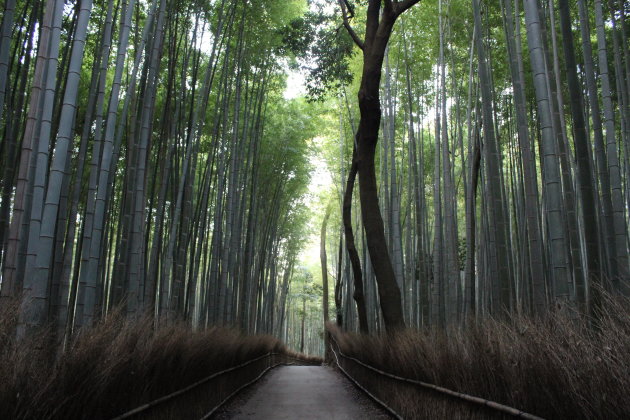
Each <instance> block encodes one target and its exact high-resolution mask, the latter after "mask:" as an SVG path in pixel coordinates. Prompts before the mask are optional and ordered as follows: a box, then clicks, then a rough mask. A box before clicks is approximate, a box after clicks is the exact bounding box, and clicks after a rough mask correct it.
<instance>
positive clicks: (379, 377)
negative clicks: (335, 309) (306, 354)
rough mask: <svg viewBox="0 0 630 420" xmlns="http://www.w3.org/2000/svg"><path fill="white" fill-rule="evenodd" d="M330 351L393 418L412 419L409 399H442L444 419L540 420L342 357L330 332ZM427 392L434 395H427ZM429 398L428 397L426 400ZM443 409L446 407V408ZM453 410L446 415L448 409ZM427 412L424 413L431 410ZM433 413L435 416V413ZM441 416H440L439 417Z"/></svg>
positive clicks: (497, 404) (343, 370) (344, 371)
mask: <svg viewBox="0 0 630 420" xmlns="http://www.w3.org/2000/svg"><path fill="white" fill-rule="evenodd" d="M330 337H331V350H332V352H333V355H334V362H335V363H336V365H337V367H339V369H340V370H341V371H342V372H343V373H344V374H345V375H346V376H347V377H348V378H349V379H350V380H351V381H352V382H354V383H355V385H357V386H358V387H359V388H360V389H361V390H363V391H364V392H365V393H366V394H368V395H369V396H370V397H371V398H372V399H373V400H374V401H376V402H377V403H378V404H380V405H381V406H382V407H383V408H384V409H385V410H387V411H388V412H389V413H390V414H392V415H393V416H394V417H395V418H398V419H403V418H415V417H423V416H422V415H418V416H416V413H413V412H410V411H409V409H408V408H407V406H409V404H406V403H405V401H407V402H408V401H409V400H410V398H411V399H414V400H416V401H417V400H418V399H426V400H427V403H429V404H434V406H435V407H437V405H436V404H435V402H434V401H435V396H436V395H437V396H438V397H440V398H442V399H445V398H446V399H449V400H450V401H449V402H448V403H446V404H442V405H443V407H441V408H439V409H438V408H436V410H438V411H441V414H444V415H445V416H446V417H451V418H455V417H460V416H463V417H467V418H490V417H491V418H495V417H498V418H502V417H517V418H523V419H528V420H542V417H538V416H536V415H533V414H529V413H526V412H524V411H521V410H519V409H517V408H514V407H510V406H507V405H504V404H500V403H498V402H495V401H490V400H487V399H484V398H480V397H476V396H473V395H469V394H464V393H461V392H457V391H453V390H450V389H447V388H444V387H441V386H438V385H434V384H430V383H427V382H422V381H418V380H415V379H410V378H404V377H401V376H398V375H394V374H392V373H389V372H385V371H383V370H380V369H377V368H375V367H373V366H370V365H368V364H367V363H364V362H363V361H361V360H359V359H357V358H355V357H352V356H349V355H346V354H344V353H343V352H342V351H341V349H340V347H339V343H338V342H337V340H336V339H335V336H334V334H332V333H330ZM426 392H429V393H431V394H433V395H432V396H430V397H429V396H428V395H427V394H426ZM427 397H429V398H427ZM445 407H446V408H445ZM449 409H453V410H455V411H453V412H451V413H449V412H448V410H449ZM430 410H431V409H428V410H427V411H430ZM434 414H435V413H434ZM440 417H442V415H440Z"/></svg>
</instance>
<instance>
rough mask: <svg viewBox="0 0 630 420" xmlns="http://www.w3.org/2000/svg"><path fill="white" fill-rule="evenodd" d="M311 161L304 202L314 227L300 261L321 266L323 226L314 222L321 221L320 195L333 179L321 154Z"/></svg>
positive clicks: (316, 274) (316, 273)
mask: <svg viewBox="0 0 630 420" xmlns="http://www.w3.org/2000/svg"><path fill="white" fill-rule="evenodd" d="M313 141H314V142H315V144H320V143H321V142H322V141H323V139H322V138H315V139H314V140H313ZM311 163H312V164H313V172H312V173H311V182H310V185H309V187H308V194H307V196H306V197H305V198H304V202H305V203H306V205H307V206H308V207H309V208H311V209H312V211H313V218H312V219H311V221H310V223H311V224H312V228H313V229H312V232H311V234H310V235H309V237H308V238H307V244H306V245H305V246H304V248H303V249H302V253H301V254H300V261H301V264H302V265H304V266H306V267H319V245H320V244H319V240H320V239H319V235H320V228H321V227H320V226H315V225H314V223H316V221H319V220H320V219H321V217H316V215H315V213H316V212H317V211H318V210H320V209H319V207H320V206H321V203H320V197H321V196H322V195H323V194H324V193H325V192H326V191H328V190H330V188H331V185H332V183H333V180H332V177H331V176H330V172H329V171H328V168H327V167H326V162H324V160H323V159H322V157H321V156H318V155H315V156H313V158H312V159H311ZM321 211H323V209H321ZM313 277H315V278H319V272H313Z"/></svg>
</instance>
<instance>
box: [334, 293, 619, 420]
mask: <svg viewBox="0 0 630 420" xmlns="http://www.w3.org/2000/svg"><path fill="white" fill-rule="evenodd" d="M605 308H606V310H605V311H604V312H603V313H602V315H601V317H600V319H599V320H598V321H596V322H595V321H593V320H590V319H587V318H585V317H582V316H578V315H576V314H574V313H571V312H569V311H567V310H559V311H557V312H554V313H552V314H550V315H549V317H547V318H546V319H545V320H538V321H536V320H532V319H528V318H525V317H514V318H512V319H510V320H508V321H498V320H493V319H486V320H483V321H480V322H479V323H477V324H472V325H470V326H468V327H466V328H451V329H449V330H448V331H447V332H443V331H439V330H436V329H434V330H422V331H417V330H407V331H405V332H402V333H399V334H396V335H390V336H380V337H368V336H360V335H354V334H344V333H341V332H340V331H339V330H337V329H335V328H334V326H333V327H331V332H332V333H333V335H334V336H335V338H336V340H337V341H338V342H339V345H340V348H341V351H342V352H343V353H345V354H347V355H350V356H354V357H355V358H358V359H360V360H362V361H363V362H365V363H367V364H370V365H372V366H374V367H376V368H378V369H381V370H384V371H387V372H390V373H393V374H395V375H398V376H402V377H406V378H411V379H416V380H420V381H423V382H429V383H433V384H436V385H439V386H442V387H445V388H449V389H451V390H455V391H458V392H462V393H466V394H471V395H474V396H478V397H481V398H485V399H488V400H493V401H496V402H499V403H502V404H506V405H509V406H512V407H515V408H518V409H520V410H523V411H526V412H529V413H531V414H535V415H538V416H541V417H545V418H557V419H622V418H626V419H627V418H630V301H629V300H628V299H623V298H614V299H613V298H611V297H607V298H606V302H605ZM357 369H359V368H357ZM367 372H369V371H367ZM357 373H358V374H360V375H362V377H363V380H364V382H365V384H364V385H366V386H370V382H373V384H372V386H373V387H375V388H374V389H376V390H377V391H378V389H379V388H381V389H382V388H383V387H385V386H389V387H398V386H399V385H397V384H396V383H395V381H388V382H387V385H384V384H385V382H383V380H382V379H379V378H377V376H378V375H373V374H371V373H366V371H365V370H364V371H362V372H359V371H358V370H357ZM400 387H401V390H402V388H408V386H405V385H400ZM416 389H417V388H416ZM409 392H410V391H409V390H408V389H407V390H405V391H404V392H401V393H400V395H401V397H400V398H399V397H397V396H396V393H392V394H388V395H389V397H388V396H385V398H391V399H392V400H398V401H392V403H393V404H394V406H396V405H398V406H399V407H400V409H401V411H402V412H404V413H405V417H406V418H414V417H415V418H426V417H433V418H438V417H439V418H441V417H443V416H444V415H446V416H447V417H451V418H453V416H452V415H450V416H449V414H448V413H449V411H448V410H449V407H452V408H454V409H455V407H457V406H461V405H462V404H461V403H458V402H457V401H454V400H452V399H449V398H444V397H441V396H438V395H435V393H434V392H430V391H417V390H414V391H413V392H414V395H415V397H410V395H411V394H410V393H409ZM402 395H405V397H404V398H403V397H402ZM427 398H428V399H431V400H433V403H435V402H436V401H438V400H440V401H444V403H440V404H442V406H441V407H438V404H433V403H432V404H433V406H432V407H435V408H430V409H429V408H427V407H430V405H427ZM430 410H439V413H441V414H440V415H439V416H437V417H436V415H435V413H436V411H434V412H431V411H430ZM456 410H457V412H458V413H459V414H458V415H461V413H462V411H461V407H458V408H456ZM471 410H472V411H470V412H468V414H466V416H467V417H477V418H486V416H487V415H488V411H483V413H482V414H477V415H473V412H474V409H471ZM464 412H465V411H464Z"/></svg>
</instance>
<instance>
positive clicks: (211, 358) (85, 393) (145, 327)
mask: <svg viewBox="0 0 630 420" xmlns="http://www.w3.org/2000/svg"><path fill="white" fill-rule="evenodd" d="M14 313H15V311H10V310H9V311H5V313H4V314H0V340H1V341H0V343H1V344H0V378H2V379H1V380H0V418H2V419H47V418H51V419H86V418H89V419H107V418H112V417H114V416H116V415H119V414H121V413H123V412H125V411H127V410H130V409H132V408H134V407H136V406H138V405H141V404H143V403H146V402H149V401H152V400H154V399H156V398H159V397H161V396H163V395H166V394H169V393H171V392H173V391H175V390H178V389H181V388H183V387H185V386H187V385H190V384H192V383H194V382H195V381H198V380H200V379H202V378H204V377H207V376H209V375H211V374H212V373H215V372H218V371H220V370H223V369H226V368H228V367H231V366H234V365H237V364H240V363H243V362H245V361H248V360H251V359H253V358H256V357H258V356H261V355H264V354H266V353H268V352H279V353H284V354H288V353H289V352H288V351H287V349H286V348H285V347H284V345H283V344H282V343H281V342H280V341H279V340H277V339H276V338H273V337H271V336H244V335H242V334H240V333H238V332H236V331H234V330H229V329H225V328H211V329H208V330H204V331H199V332H193V331H191V330H190V327H189V326H187V325H184V324H176V325H169V326H166V327H162V328H160V329H158V330H156V331H154V329H153V328H152V322H151V320H150V319H148V318H145V319H140V320H136V321H134V322H130V321H127V320H125V319H124V318H123V317H121V316H119V315H113V316H109V317H108V318H106V319H105V320H103V321H102V322H100V323H99V324H98V325H96V326H95V327H94V328H92V329H90V330H86V331H84V332H81V334H79V336H78V337H77V338H76V339H75V340H74V341H73V342H72V343H71V344H70V345H69V347H68V348H67V350H66V351H65V352H64V353H63V354H62V355H60V356H57V355H55V352H54V351H51V350H50V349H51V346H50V343H51V341H52V340H51V337H49V336H48V335H47V334H45V333H42V334H40V335H39V336H37V337H33V338H30V339H28V340H22V341H20V342H16V341H15V339H14V334H13V328H12V326H13V325H14V323H13V321H14V316H13V314H14ZM295 356H298V357H300V358H303V357H302V356H299V355H295ZM303 360H306V359H304V358H303ZM307 361H311V362H312V361H313V360H307Z"/></svg>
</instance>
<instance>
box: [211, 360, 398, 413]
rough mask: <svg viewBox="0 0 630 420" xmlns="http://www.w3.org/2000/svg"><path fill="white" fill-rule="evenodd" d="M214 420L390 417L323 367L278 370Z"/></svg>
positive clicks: (345, 380)
mask: <svg viewBox="0 0 630 420" xmlns="http://www.w3.org/2000/svg"><path fill="white" fill-rule="evenodd" d="M216 418H218V419H235V420H241V419H261V420H263V419H274V420H282V419H291V420H296V419H300V420H307V419H308V420H317V419H322V420H324V419H325V420H334V419H339V420H341V419H344V420H345V419H357V420H359V419H360V420H365V419H383V420H384V419H389V418H391V417H389V416H388V414H387V413H386V412H385V411H384V410H382V409H381V408H379V407H378V406H377V405H376V404H375V403H374V402H373V401H371V400H370V399H369V398H368V397H367V396H365V395H364V394H363V393H362V392H361V391H359V390H358V389H357V388H356V387H354V385H352V384H351V383H350V382H349V381H348V379H347V378H345V377H344V376H343V375H342V374H340V373H338V372H336V371H335V370H333V369H332V368H330V367H326V366H281V367H278V368H275V369H273V370H272V371H270V372H269V373H268V374H267V375H265V377H263V378H262V379H261V380H260V381H259V382H258V383H257V384H255V385H253V386H252V387H251V388H249V389H247V390H246V391H244V392H243V393H241V394H240V395H238V396H237V397H236V398H235V399H234V400H233V401H231V402H230V404H228V405H227V406H226V407H225V408H224V409H223V410H222V411H221V412H220V413H218V415H217V417H216Z"/></svg>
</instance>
